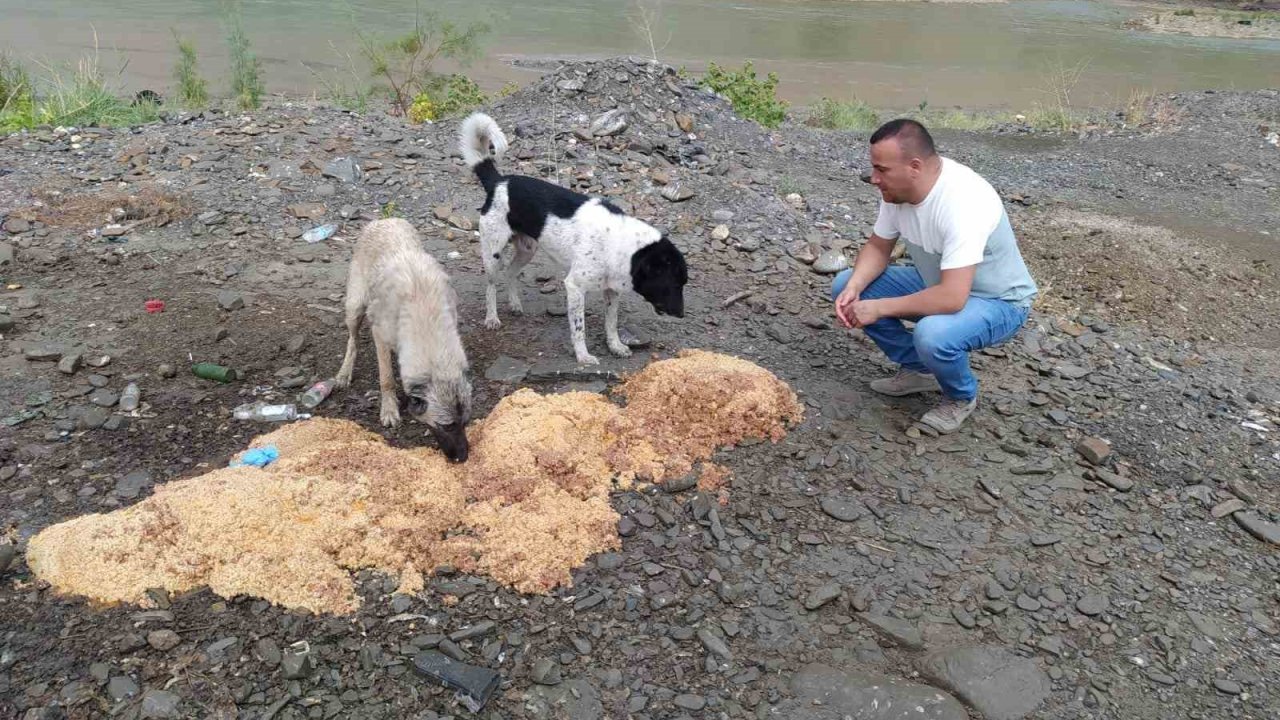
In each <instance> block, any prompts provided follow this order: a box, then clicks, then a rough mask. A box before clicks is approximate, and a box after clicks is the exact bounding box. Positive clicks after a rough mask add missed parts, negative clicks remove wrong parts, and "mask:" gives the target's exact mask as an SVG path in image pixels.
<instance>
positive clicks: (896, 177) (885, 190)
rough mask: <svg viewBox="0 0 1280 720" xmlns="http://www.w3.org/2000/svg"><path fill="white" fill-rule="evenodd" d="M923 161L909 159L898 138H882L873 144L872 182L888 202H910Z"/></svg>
mask: <svg viewBox="0 0 1280 720" xmlns="http://www.w3.org/2000/svg"><path fill="white" fill-rule="evenodd" d="M922 167H923V163H921V162H920V159H919V158H912V159H908V158H907V157H906V154H905V153H903V151H902V146H901V145H899V144H898V139H897V138H889V139H887V140H881V141H880V142H878V143H876V144H875V145H872V146H871V184H872V185H875V186H876V189H877V190H879V191H880V197H882V198H884V201H885V202H887V203H904V202H909V200H908V198H910V197H913V196H914V195H915V193H914V192H912V191H913V189H914V188H915V187H916V183H917V182H919V179H920V171H921V169H922Z"/></svg>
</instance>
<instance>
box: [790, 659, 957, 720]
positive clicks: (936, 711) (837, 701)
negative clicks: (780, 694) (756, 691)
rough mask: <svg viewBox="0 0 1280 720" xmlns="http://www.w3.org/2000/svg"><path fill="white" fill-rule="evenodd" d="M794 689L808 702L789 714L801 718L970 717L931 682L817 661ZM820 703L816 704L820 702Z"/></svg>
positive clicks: (901, 719)
mask: <svg viewBox="0 0 1280 720" xmlns="http://www.w3.org/2000/svg"><path fill="white" fill-rule="evenodd" d="M791 690H792V692H794V693H795V695H796V697H797V698H798V699H799V700H800V701H801V702H802V703H803V705H802V706H801V707H798V708H795V709H794V710H793V711H791V712H789V713H787V714H788V715H789V716H790V717H793V718H797V719H801V718H810V717H816V714H814V712H813V711H814V710H816V709H817V708H818V707H821V708H822V711H823V713H822V717H841V718H850V719H851V720H968V717H969V714H968V713H967V712H966V711H965V709H964V706H963V705H961V704H960V703H959V702H958V701H957V700H956V699H955V698H953V697H951V696H950V695H948V694H947V693H945V692H943V691H941V690H939V689H937V688H934V687H929V686H928V685H920V684H917V683H911V682H906V681H905V680H898V679H896V678H891V677H887V676H884V675H875V674H872V673H864V672H845V671H842V670H838V669H836V668H833V667H830V666H828V665H820V664H817V663H815V664H812V665H806V666H804V667H803V668H801V669H800V671H799V672H797V673H796V674H795V675H794V676H792V678H791ZM815 701H817V702H820V703H821V705H820V706H815V705H814V702H815Z"/></svg>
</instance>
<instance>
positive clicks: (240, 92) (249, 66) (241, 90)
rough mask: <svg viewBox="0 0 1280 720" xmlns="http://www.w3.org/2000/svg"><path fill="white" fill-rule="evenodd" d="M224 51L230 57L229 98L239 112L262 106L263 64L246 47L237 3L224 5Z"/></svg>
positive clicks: (247, 38) (264, 90) (245, 37)
mask: <svg viewBox="0 0 1280 720" xmlns="http://www.w3.org/2000/svg"><path fill="white" fill-rule="evenodd" d="M226 23H227V50H228V51H229V52H230V55H231V97H233V98H235V101H236V106H237V107H239V108H240V109H241V110H252V109H254V108H256V107H258V106H259V105H261V104H262V95H263V94H264V93H265V92H266V88H265V87H264V85H263V82H262V63H261V62H260V61H259V60H258V57H257V56H256V55H254V54H253V50H252V49H251V48H250V46H249V36H248V35H247V34H246V33H245V31H244V21H243V19H242V17H241V14H240V3H239V2H229V3H227V5H226Z"/></svg>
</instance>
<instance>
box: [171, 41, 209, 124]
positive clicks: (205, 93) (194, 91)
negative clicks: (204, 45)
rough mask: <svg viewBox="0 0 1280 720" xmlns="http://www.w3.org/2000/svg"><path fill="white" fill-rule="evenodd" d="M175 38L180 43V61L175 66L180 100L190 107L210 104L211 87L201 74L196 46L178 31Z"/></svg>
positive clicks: (175, 78)
mask: <svg viewBox="0 0 1280 720" xmlns="http://www.w3.org/2000/svg"><path fill="white" fill-rule="evenodd" d="M173 39H174V41H175V42H177V44H178V62H177V64H175V65H174V67H173V78H174V80H176V81H177V83H178V100H179V101H180V102H181V103H182V104H183V105H185V106H187V107H190V108H202V107H204V106H205V105H208V104H209V87H208V83H206V82H205V79H204V78H203V77H201V76H200V71H199V68H198V67H197V63H196V47H195V45H193V44H192V43H191V42H190V41H189V40H183V39H182V38H181V37H179V36H178V33H177V31H174V33H173Z"/></svg>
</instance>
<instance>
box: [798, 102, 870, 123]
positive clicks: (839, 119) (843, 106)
mask: <svg viewBox="0 0 1280 720" xmlns="http://www.w3.org/2000/svg"><path fill="white" fill-rule="evenodd" d="M805 122H806V123H807V124H809V125H812V126H815V127H821V128H828V129H831V130H871V129H874V128H876V127H878V126H879V125H880V115H879V114H878V113H877V112H876V111H875V110H874V109H873V108H872V107H871V106H870V105H868V104H866V103H864V102H862V101H861V100H858V99H856V98H855V99H853V100H832V99H831V98H826V97H824V98H819V99H818V101H817V102H815V103H814V104H813V106H812V107H810V108H809V117H808V119H807V120H806V121H805Z"/></svg>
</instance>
